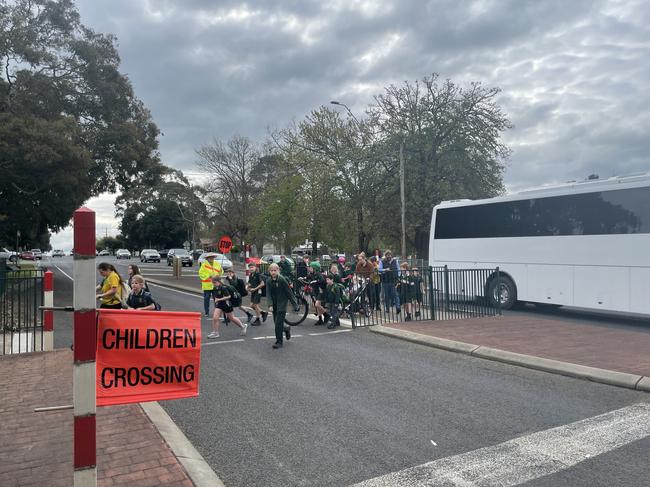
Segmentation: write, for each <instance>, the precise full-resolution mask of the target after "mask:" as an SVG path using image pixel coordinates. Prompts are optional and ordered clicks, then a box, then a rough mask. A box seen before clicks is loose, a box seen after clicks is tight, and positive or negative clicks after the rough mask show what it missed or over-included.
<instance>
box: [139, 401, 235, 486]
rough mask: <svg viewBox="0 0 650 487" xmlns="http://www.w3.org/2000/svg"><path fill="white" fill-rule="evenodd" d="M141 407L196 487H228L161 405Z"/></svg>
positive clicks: (155, 403) (145, 404) (152, 403)
mask: <svg viewBox="0 0 650 487" xmlns="http://www.w3.org/2000/svg"><path fill="white" fill-rule="evenodd" d="M140 407H141V408H142V410H143V411H144V412H145V414H146V415H147V416H148V417H149V419H150V420H151V422H152V423H153V424H154V426H155V427H156V429H158V431H159V432H160V434H161V435H162V437H163V438H164V439H165V441H166V442H167V444H168V445H169V447H170V448H171V449H172V452H174V455H175V456H176V458H178V460H179V461H180V462H181V464H182V465H183V467H184V468H185V470H186V471H187V474H188V475H189V477H190V479H191V480H192V482H193V483H194V485H195V486H196V487H226V486H225V484H224V483H223V482H222V481H221V479H220V478H219V477H218V476H217V474H216V473H214V470H212V468H210V465H208V463H207V462H206V461H205V460H204V458H203V457H202V456H201V454H200V453H199V452H198V451H197V450H196V448H194V446H192V443H190V440H188V439H187V437H186V436H185V435H184V434H183V432H182V431H181V430H180V428H179V427H178V426H176V423H174V421H173V420H172V419H171V418H170V417H169V415H168V414H167V412H166V411H165V410H164V409H163V408H162V407H161V406H160V404H158V403H157V402H142V403H140Z"/></svg>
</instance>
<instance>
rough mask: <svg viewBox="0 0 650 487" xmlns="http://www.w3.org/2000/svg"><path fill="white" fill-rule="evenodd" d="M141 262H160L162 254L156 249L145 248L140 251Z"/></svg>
mask: <svg viewBox="0 0 650 487" xmlns="http://www.w3.org/2000/svg"><path fill="white" fill-rule="evenodd" d="M140 262H160V254H159V253H158V251H157V250H154V249H144V250H143V251H142V252H140Z"/></svg>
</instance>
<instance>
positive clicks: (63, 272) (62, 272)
mask: <svg viewBox="0 0 650 487" xmlns="http://www.w3.org/2000/svg"><path fill="white" fill-rule="evenodd" d="M52 265H54V264H52ZM54 267H56V268H57V269H59V271H60V272H61V274H63V275H64V276H65V277H67V278H68V279H70V280H71V281H74V279H73V278H72V277H71V276H69V275H68V274H66V273H65V271H64V270H63V269H61V268H60V267H59V266H58V265H54Z"/></svg>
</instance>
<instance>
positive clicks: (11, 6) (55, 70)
mask: <svg viewBox="0 0 650 487" xmlns="http://www.w3.org/2000/svg"><path fill="white" fill-rule="evenodd" d="M0 61H1V63H2V70H0V114H2V115H3V116H4V117H5V118H4V119H3V121H4V123H9V124H11V125H12V126H14V127H18V126H22V127H28V126H31V127H39V128H43V129H45V131H46V133H51V134H54V133H55V132H56V130H57V129H61V131H60V136H59V137H49V138H46V137H42V136H41V137H35V136H33V137H27V138H25V139H24V140H21V145H22V146H24V147H23V148H22V150H23V151H24V153H25V154H29V157H30V158H32V159H33V160H36V159H35V158H36V157H38V158H40V160H39V161H38V164H40V165H41V166H42V167H43V168H45V169H47V166H48V165H51V164H52V161H50V160H47V159H46V158H47V157H49V156H50V154H54V159H53V161H56V160H57V159H56V155H57V154H62V153H65V152H69V153H72V152H74V154H73V157H72V162H69V163H66V165H63V166H62V168H63V167H67V169H69V171H68V175H67V180H68V181H69V186H68V188H69V192H68V193H66V192H61V191H55V192H51V193H50V194H49V198H48V200H47V205H45V204H40V205H35V206H34V211H35V212H37V213H38V212H42V213H45V214H43V215H35V218H29V219H26V218H23V219H21V221H20V223H17V222H13V220H14V218H15V216H14V215H13V214H11V212H10V211H8V210H9V209H8V208H7V206H6V203H7V198H5V194H3V197H2V198H0V215H2V217H3V218H5V219H11V220H12V224H13V225H14V226H20V227H21V230H22V231H23V233H25V234H30V235H32V234H38V233H41V234H42V233H43V232H46V231H47V230H48V229H49V230H57V229H58V228H60V224H59V223H58V222H59V221H61V220H64V221H66V222H67V220H69V219H70V217H71V216H72V212H73V211H74V208H76V207H78V206H80V205H81V204H82V203H83V202H84V201H85V200H86V199H87V198H88V196H89V195H97V194H100V193H102V192H105V191H115V190H117V189H125V190H126V189H128V188H129V187H131V186H132V185H134V184H139V183H142V182H149V183H155V182H156V181H158V180H159V179H160V177H161V175H162V173H163V172H164V168H163V166H162V165H161V164H160V161H159V155H158V141H157V136H158V128H157V127H156V125H155V124H154V123H153V121H152V120H151V116H150V114H149V112H148V111H147V109H146V108H145V107H144V106H143V105H142V103H141V102H140V101H139V100H138V99H137V98H136V97H135V96H134V94H133V89H132V87H131V84H130V82H129V80H128V79H127V78H126V76H124V75H122V74H121V73H120V72H119V70H118V68H119V63H120V59H119V55H118V53H117V48H116V39H115V38H114V37H113V36H111V35H103V34H99V33H95V32H94V31H92V30H91V29H89V28H87V27H85V26H84V25H82V23H81V21H80V17H79V13H78V12H77V10H76V8H75V7H74V4H73V2H72V1H70V0H60V1H56V2H55V1H50V0H15V1H7V0H0ZM8 140H12V139H8ZM45 143H47V144H48V146H47V147H46V146H45ZM15 150H16V149H15V148H12V147H10V146H9V144H3V145H2V148H1V151H2V152H1V153H0V160H4V161H8V160H10V159H11V158H12V157H15V154H12V151H14V152H15ZM81 159H83V161H82V162H80V161H81ZM19 163H20V160H15V161H14V163H12V165H10V166H9V167H8V168H7V171H3V178H9V179H10V180H13V181H14V182H13V184H12V186H13V187H14V189H15V191H16V193H15V195H17V197H18V198H19V202H20V201H21V199H22V198H24V197H26V196H27V195H29V193H33V192H34V188H31V186H32V185H33V184H32V183H31V181H30V182H27V183H26V182H24V181H18V178H19V177H20V175H21V172H23V171H24V170H23V169H20V170H16V169H15V166H19V165H20V164H19ZM71 164H72V165H73V166H74V167H71V166H70V165H71ZM5 165H6V163H5ZM32 175H34V177H40V178H43V177H44V175H45V174H44V172H43V171H40V170H39V171H34V172H32ZM11 196H14V194H13V193H12V194H11ZM18 204H20V203H18ZM25 204H26V205H29V204H30V202H29V200H28V199H26V203H25ZM55 213H56V215H54V214H55ZM12 230H13V229H12ZM0 238H2V237H1V236H0Z"/></svg>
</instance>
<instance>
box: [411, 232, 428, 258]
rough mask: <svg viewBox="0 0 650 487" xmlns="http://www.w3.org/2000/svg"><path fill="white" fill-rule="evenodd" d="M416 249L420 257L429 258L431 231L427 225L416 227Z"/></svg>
mask: <svg viewBox="0 0 650 487" xmlns="http://www.w3.org/2000/svg"><path fill="white" fill-rule="evenodd" d="M414 243H415V251H416V253H417V257H418V258H419V259H428V258H429V231H428V229H427V228H425V227H417V228H416V229H415V238H414Z"/></svg>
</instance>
